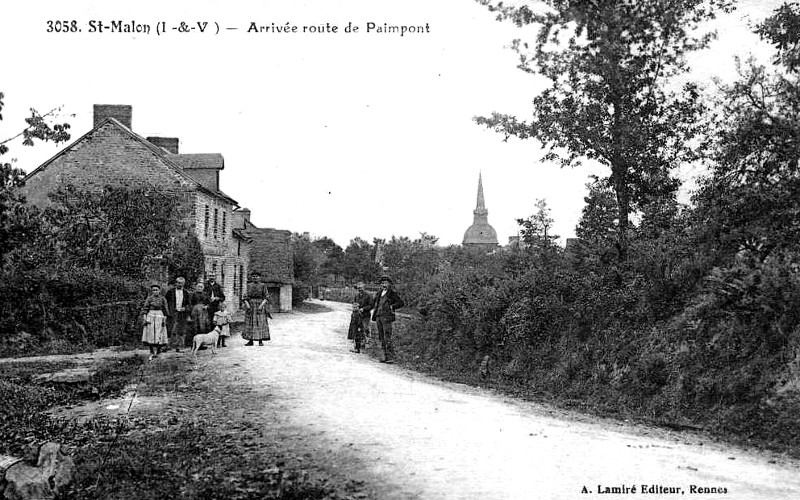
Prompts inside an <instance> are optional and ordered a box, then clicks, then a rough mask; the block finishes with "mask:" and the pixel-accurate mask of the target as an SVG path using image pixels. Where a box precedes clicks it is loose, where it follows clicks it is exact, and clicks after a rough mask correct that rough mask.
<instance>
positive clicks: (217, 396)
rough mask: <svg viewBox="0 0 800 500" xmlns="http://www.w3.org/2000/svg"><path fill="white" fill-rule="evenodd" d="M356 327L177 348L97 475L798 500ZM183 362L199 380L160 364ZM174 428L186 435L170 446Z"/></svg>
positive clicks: (446, 494) (429, 494)
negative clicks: (216, 348) (473, 377)
mask: <svg viewBox="0 0 800 500" xmlns="http://www.w3.org/2000/svg"><path fill="white" fill-rule="evenodd" d="M348 323H349V306H347V305H345V304H337V303H330V302H325V303H318V302H317V303H312V304H310V306H309V307H308V308H305V309H304V310H303V311H302V312H295V313H293V314H277V315H275V319H274V320H273V322H272V336H273V340H272V341H270V342H268V343H266V345H265V346H263V347H259V346H257V345H256V346H252V347H246V346H244V345H243V342H242V341H241V339H239V338H238V337H237V338H235V339H233V340H231V341H230V342H229V345H230V347H228V348H226V349H222V350H220V353H219V354H218V355H217V356H216V357H212V356H211V352H210V351H208V350H206V351H202V352H200V353H199V354H200V355H199V361H198V362H197V364H196V365H193V364H192V363H190V362H188V361H187V357H188V356H189V355H188V354H175V353H170V354H168V355H166V356H164V357H162V358H160V359H157V360H155V361H153V362H151V363H148V365H147V367H146V370H147V371H148V372H149V375H147V377H146V378H145V383H144V385H143V387H142V388H141V390H140V392H139V396H138V397H137V400H136V402H135V404H134V405H133V407H132V410H131V415H130V417H131V419H132V420H133V421H134V422H136V421H137V420H139V419H141V421H143V422H144V421H147V422H150V423H149V424H148V425H146V426H139V427H138V428H134V429H133V430H129V431H127V433H126V434H125V435H124V436H122V438H121V439H120V440H119V442H117V444H115V445H114V448H113V451H112V453H111V454H110V457H109V459H108V463H107V464H104V465H98V462H99V460H98V457H99V456H100V455H102V454H103V453H104V451H103V450H104V449H105V448H98V449H97V451H96V453H97V454H96V456H95V457H94V460H87V463H90V464H93V465H92V467H91V468H90V469H89V470H85V471H84V472H83V473H84V474H91V477H92V478H94V475H95V474H99V476H98V477H101V480H100V481H98V482H99V483H100V486H98V488H100V489H103V491H105V492H107V493H109V494H110V493H111V492H114V493H115V494H117V495H119V494H122V493H123V492H125V493H130V492H131V488H130V485H129V486H128V487H127V488H122V489H115V487H114V485H113V483H114V482H115V480H121V479H120V478H122V477H123V476H124V475H125V471H128V470H130V468H131V467H134V468H135V467H142V466H141V464H138V465H137V464H131V463H126V462H125V456H126V453H127V452H125V449H126V448H125V447H126V446H127V447H128V449H129V450H141V444H142V443H148V446H147V448H148V449H149V450H151V451H152V452H153V453H152V455H153V456H152V457H147V459H146V460H148V461H152V462H153V463H160V462H159V461H163V466H159V468H158V470H159V471H161V472H160V473H159V474H160V475H158V474H157V475H156V476H152V473H151V472H146V471H145V472H143V473H142V474H139V475H137V473H135V472H128V473H127V474H128V475H131V479H129V482H132V481H138V480H141V481H153V484H152V485H149V486H147V487H148V488H151V489H152V488H153V487H156V488H157V487H158V485H160V484H161V485H166V484H167V483H166V482H167V481H170V480H173V479H174V476H175V475H181V474H182V475H185V477H184V478H183V482H182V483H181V484H180V485H178V486H175V487H174V489H172V490H171V491H172V493H171V494H172V495H175V494H178V495H183V496H184V497H187V498H190V497H195V498H212V497H217V496H215V495H217V494H219V495H223V496H221V497H225V498H264V496H263V492H265V491H267V490H268V489H269V488H274V486H275V476H276V474H280V473H283V471H289V472H287V473H286V474H285V475H284V479H285V482H288V484H289V485H290V486H291V484H292V483H291V481H294V483H293V484H296V485H297V484H299V485H300V486H301V487H295V490H293V491H294V492H293V493H292V492H291V491H290V490H291V488H288V489H287V490H286V491H289V492H290V493H292V495H293V496H292V495H289V494H285V495H284V497H285V498H290V497H291V498H322V497H323V496H324V495H326V494H328V495H330V498H380V499H409V498H414V499H417V498H418V499H428V498H431V499H434V498H435V499H450V498H452V499H475V498H492V499H503V498H519V499H531V498H541V499H560V498H595V497H599V498H620V497H622V496H629V494H635V495H640V494H642V493H645V494H647V496H646V498H676V497H675V495H676V494H677V495H680V497H681V498H714V497H723V498H728V499H784V498H800V474H798V472H799V471H800V466H799V465H798V463H797V462H795V461H791V460H789V459H785V458H779V457H775V456H772V455H768V454H762V453H751V452H746V451H743V450H740V449H736V448H732V447H726V446H722V445H719V444H715V443H711V442H709V441H707V440H706V439H705V438H702V437H700V436H697V435H692V434H683V433H677V432H670V431H666V430H662V429H654V428H649V427H642V426H634V425H629V424H625V423H620V422H616V421H612V420H601V419H597V418H592V417H587V416H583V415H579V414H575V413H570V412H565V411H561V410H556V409H552V408H548V407H545V406H541V405H537V404H534V403H528V402H522V401H518V400H514V399H512V398H508V397H505V396H501V395H497V394H495V393H492V392H490V391H486V390H483V389H479V388H473V387H467V386H464V385H459V384H452V383H444V382H440V381H436V380H432V379H430V378H428V377H426V376H424V375H420V374H417V373H414V372H409V371H407V370H405V369H403V368H402V367H399V366H396V365H384V364H380V363H378V362H377V360H376V359H375V358H371V357H369V356H367V355H365V354H354V353H352V352H350V351H349V349H350V347H351V344H350V342H348V341H347V340H346V339H345V337H346V328H347V325H348ZM176 362H179V363H178V364H179V365H180V367H182V370H179V371H188V372H189V376H184V377H183V378H181V377H174V376H173V375H172V373H173V372H171V371H169V370H166V369H165V368H164V369H161V368H159V365H161V367H162V368H163V367H166V366H167V365H169V364H173V365H175V364H176ZM107 406H110V407H114V406H115V405H107ZM117 406H123V407H124V404H123V405H117ZM148 415H149V416H150V417H148ZM153 415H155V416H157V417H158V418H157V421H153V420H152V416H153ZM148 418H150V420H148ZM188 422H191V425H189V424H188ZM170 428H174V429H173V430H174V431H175V432H173V434H175V435H174V436H172V437H174V439H172V437H169V438H168V437H166V434H164V437H162V438H159V437H158V436H159V434H157V433H158V432H162V431H163V432H165V433H166V432H167V431H169V429H170ZM139 434H142V436H144V434H146V436H144V437H142V436H139V437H140V438H142V439H138V438H137V436H138V435H139ZM137 439H138V440H137ZM176 443H177V444H176ZM175 446H179V447H180V446H183V447H184V451H186V452H187V453H186V454H184V455H187V456H182V455H181V453H180V452H178V451H177V450H176V449H175ZM139 452H140V451H139ZM148 453H149V451H148ZM137 460H138V462H141V460H142V459H141V458H140V459H137ZM162 469H163V470H162ZM148 470H149V469H148ZM309 474H310V476H309ZM151 476H152V478H151ZM309 477H310V479H309ZM115 478H116V479H115ZM171 478H172V479H171ZM83 482H84V484H85V483H86V477H85V476H84V479H83ZM131 484H133V483H131ZM148 484H149V483H148ZM309 485H311V486H309ZM315 485H316V486H315ZM298 488H299V489H298ZM302 488H305V490H303V489H302ZM309 488H310V489H309ZM633 488H635V490H634V489H633ZM168 489H170V488H165V489H162V492H163V493H165V494H166V493H167V491H166V490H168ZM643 489H644V490H645V491H642V490H643ZM312 490H313V491H317V492H319V495H318V496H314V495H313V494H312V493H310V491H312ZM98 492H99V490H98ZM236 492H238V494H237V493H236ZM615 494H619V495H617V496H614V495H615ZM187 495H188V496H187ZM193 495H194V496H193ZM198 495H199V496H198ZM203 495H205V496H203ZM209 495H210V496H209ZM259 495H261V496H259ZM221 497H220V498H221Z"/></svg>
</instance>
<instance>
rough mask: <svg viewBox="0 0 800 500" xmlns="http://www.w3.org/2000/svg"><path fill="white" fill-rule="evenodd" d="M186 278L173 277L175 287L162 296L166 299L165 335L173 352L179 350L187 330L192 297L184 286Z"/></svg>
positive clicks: (184, 340)
mask: <svg viewBox="0 0 800 500" xmlns="http://www.w3.org/2000/svg"><path fill="white" fill-rule="evenodd" d="M185 285H186V280H185V279H184V278H183V277H180V276H179V277H178V278H176V279H175V287H174V288H170V289H169V291H167V293H166V295H165V296H164V297H165V298H166V299H167V335H168V336H169V343H170V346H171V347H174V348H175V352H178V351H180V349H181V347H183V346H184V344H185V342H186V334H187V333H188V332H189V313H190V312H191V310H192V305H194V304H193V302H194V297H193V296H192V293H191V292H190V291H188V290H186V289H185V288H184V286H185Z"/></svg>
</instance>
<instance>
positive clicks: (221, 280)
mask: <svg viewBox="0 0 800 500" xmlns="http://www.w3.org/2000/svg"><path fill="white" fill-rule="evenodd" d="M219 286H221V287H222V289H223V290H224V289H225V263H224V262H223V263H222V265H221V266H220V268H219Z"/></svg>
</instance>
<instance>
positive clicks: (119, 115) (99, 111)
mask: <svg viewBox="0 0 800 500" xmlns="http://www.w3.org/2000/svg"><path fill="white" fill-rule="evenodd" d="M132 114H133V108H132V107H131V106H129V105H127V104H95V105H94V126H95V127H96V126H98V125H100V123H102V122H103V120H105V119H106V118H114V119H116V120H117V121H118V122H120V123H121V124H123V125H125V126H126V127H128V128H129V129H131V130H133V129H132V128H131V115H132Z"/></svg>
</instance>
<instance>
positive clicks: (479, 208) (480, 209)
mask: <svg viewBox="0 0 800 500" xmlns="http://www.w3.org/2000/svg"><path fill="white" fill-rule="evenodd" d="M473 213H474V214H475V215H489V211H488V210H486V201H485V200H484V199H483V176H482V175H481V173H480V172H478V204H477V205H476V207H475V211H474V212H473Z"/></svg>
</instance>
